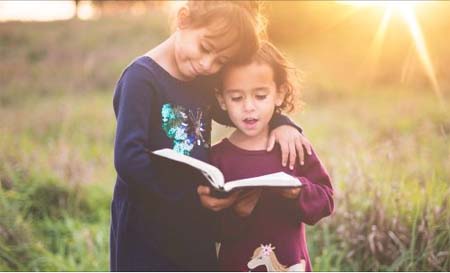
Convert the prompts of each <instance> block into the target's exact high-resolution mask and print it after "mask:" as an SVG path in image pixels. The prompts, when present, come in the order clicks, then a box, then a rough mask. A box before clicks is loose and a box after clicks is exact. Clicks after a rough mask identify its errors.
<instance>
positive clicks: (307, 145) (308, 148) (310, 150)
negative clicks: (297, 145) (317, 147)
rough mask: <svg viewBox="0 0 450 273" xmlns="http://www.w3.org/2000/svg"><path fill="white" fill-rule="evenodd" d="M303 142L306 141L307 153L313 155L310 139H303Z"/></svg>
mask: <svg viewBox="0 0 450 273" xmlns="http://www.w3.org/2000/svg"><path fill="white" fill-rule="evenodd" d="M303 140H304V141H305V143H304V144H303V145H304V146H305V148H306V151H307V152H308V154H309V155H312V145H311V143H310V142H309V140H308V139H306V137H304V138H303Z"/></svg>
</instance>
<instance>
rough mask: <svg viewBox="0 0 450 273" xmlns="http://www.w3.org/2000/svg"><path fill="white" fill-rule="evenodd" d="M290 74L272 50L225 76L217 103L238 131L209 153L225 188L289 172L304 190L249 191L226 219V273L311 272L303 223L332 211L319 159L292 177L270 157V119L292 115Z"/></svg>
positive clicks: (263, 48) (330, 193)
mask: <svg viewBox="0 0 450 273" xmlns="http://www.w3.org/2000/svg"><path fill="white" fill-rule="evenodd" d="M290 74H292V73H291V72H290V68H289V67H288V66H287V62H286V60H285V59H284V57H283V56H282V55H281V54H280V52H279V51H278V50H277V49H276V48H275V47H274V46H272V45H271V44H269V43H268V42H265V43H263V45H262V46H261V49H260V50H259V51H258V52H257V53H256V54H255V55H254V57H253V58H252V59H251V60H250V61H249V62H247V63H245V64H240V65H233V64H232V65H229V66H227V67H226V68H225V69H224V71H223V74H222V88H221V90H220V91H219V93H218V100H219V103H220V106H221V108H222V109H223V110H226V111H227V112H228V115H229V117H230V119H231V121H232V122H233V124H234V125H235V126H236V130H235V131H234V132H233V133H232V134H231V136H230V137H229V138H228V139H227V138H225V139H223V140H222V142H220V143H219V144H217V145H215V146H214V147H213V148H212V152H211V162H212V163H213V164H214V165H216V166H218V167H219V168H220V169H221V171H222V172H223V173H224V176H225V180H226V181H229V180H234V179H241V178H248V177H253V176H259V175H264V174H269V173H273V172H278V171H284V172H286V173H288V174H290V175H293V176H296V177H298V179H299V180H300V181H301V182H302V184H303V185H302V187H300V188H289V189H284V190H280V189H253V190H246V191H245V192H242V193H241V196H240V197H238V199H237V201H236V203H235V204H234V205H233V207H230V208H229V209H226V210H224V211H222V212H221V213H222V214H223V215H222V223H221V235H222V236H221V248H220V253H219V264H220V267H221V270H224V271H248V270H252V269H255V268H256V267H258V266H265V267H266V268H265V269H267V270H268V271H287V270H289V271H304V270H305V269H306V270H308V271H310V270H311V264H310V260H309V256H308V250H307V246H306V239H305V228H304V223H306V224H309V225H313V224H315V223H316V222H317V221H319V220H320V219H321V218H323V217H326V216H328V215H330V214H331V212H332V211H333V190H332V186H331V182H330V177H329V176H328V174H327V172H326V170H325V168H324V166H323V165H322V163H321V162H320V160H319V159H318V157H317V155H316V154H315V153H313V154H312V156H309V157H308V158H307V159H306V160H305V164H304V165H300V164H297V165H295V168H294V170H290V169H288V168H282V167H281V166H280V165H279V159H280V155H281V154H280V149H274V150H272V151H271V152H267V151H266V149H265V148H266V145H267V141H268V139H269V121H270V120H271V118H272V116H273V114H274V113H275V112H279V111H281V110H284V109H289V108H292V107H293V104H292V95H293V92H294V87H295V85H294V84H293V81H292V80H291V79H292V78H290ZM258 269H264V268H258Z"/></svg>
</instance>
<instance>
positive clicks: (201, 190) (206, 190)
mask: <svg viewBox="0 0 450 273" xmlns="http://www.w3.org/2000/svg"><path fill="white" fill-rule="evenodd" d="M197 193H198V194H199V195H209V194H210V193H211V190H210V189H209V187H208V186H203V185H199V186H198V187H197Z"/></svg>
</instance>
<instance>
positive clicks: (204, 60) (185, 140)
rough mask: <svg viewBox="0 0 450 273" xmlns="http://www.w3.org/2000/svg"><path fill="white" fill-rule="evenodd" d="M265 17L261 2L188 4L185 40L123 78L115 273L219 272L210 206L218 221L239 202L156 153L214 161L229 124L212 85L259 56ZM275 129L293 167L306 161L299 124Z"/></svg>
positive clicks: (177, 39)
mask: <svg viewBox="0 0 450 273" xmlns="http://www.w3.org/2000/svg"><path fill="white" fill-rule="evenodd" d="M256 17H257V11H255V7H254V3H252V2H246V1H239V2H233V1H217V2H212V1H211V2H210V1H204V2H203V1H192V2H188V4H187V5H186V6H183V7H182V8H180V10H179V11H178V14H177V21H176V22H177V29H176V31H175V32H174V33H173V34H172V35H171V36H170V37H169V38H168V39H166V40H165V41H163V42H162V43H161V44H159V45H158V46H156V47H155V48H153V49H151V50H150V51H149V52H148V53H146V54H145V55H144V56H141V57H139V58H137V59H136V60H134V61H133V62H132V63H131V64H130V65H129V66H128V67H127V68H126V69H125V71H124V72H123V74H122V76H121V78H120V80H119V81H118V83H117V86H116V90H115V94H114V111H115V114H116V118H117V129H116V139H115V150H114V152H115V155H114V156H115V159H114V161H115V162H114V163H115V168H116V170H117V181H116V185H115V189H114V196H113V201H112V205H111V214H112V221H111V243H110V248H111V252H110V253H111V270H112V271H123V270H124V271H154V270H156V271H166V270H169V271H177V270H186V271H187V270H197V271H199V270H214V269H216V267H215V266H216V265H217V258H216V255H215V245H214V236H213V230H214V229H213V228H212V223H213V221H212V220H213V219H212V216H213V214H212V212H211V211H210V210H207V209H205V208H204V207H202V206H201V203H200V200H202V204H204V205H205V206H206V207H208V208H210V209H213V210H216V211H217V210H220V209H222V208H225V207H227V206H229V205H230V204H231V203H232V202H233V201H234V198H235V197H236V194H235V195H232V196H231V197H229V198H225V199H215V198H213V197H211V196H210V195H209V191H208V189H207V188H206V189H205V188H202V187H198V186H199V185H198V184H199V183H198V180H197V178H196V177H195V175H192V176H191V175H186V173H185V172H182V171H180V170H178V169H177V170H174V169H173V168H172V166H171V165H170V164H169V163H167V164H166V165H157V164H156V163H155V162H153V161H151V159H150V157H149V154H148V152H149V151H151V150H156V149H161V148H172V149H174V150H176V151H178V152H180V153H183V154H186V155H190V156H193V157H195V158H198V159H200V160H207V156H208V151H209V145H210V131H211V118H215V119H217V120H219V121H222V122H223V121H224V120H225V119H224V117H226V115H225V114H223V113H222V115H220V111H221V110H220V108H219V107H218V106H217V105H215V103H216V102H215V98H214V92H213V84H214V83H215V81H214V79H213V78H212V77H208V76H212V75H214V74H215V73H216V72H218V71H219V70H220V69H221V67H222V66H223V65H224V64H225V63H228V62H232V61H233V62H234V61H242V60H244V59H245V57H246V56H250V55H252V54H253V53H254V52H255V51H256V50H257V48H258V36H257V31H256V29H257V24H256V19H255V18H256ZM216 110H220V111H216ZM280 125H286V126H280ZM277 126H278V127H277ZM273 127H274V128H275V127H277V128H276V129H274V130H273V131H272V138H273V139H276V140H277V141H278V142H279V143H280V145H281V146H282V147H284V150H285V153H284V160H286V159H287V157H288V154H289V157H290V163H291V164H293V161H295V160H292V159H295V154H296V153H295V149H297V151H298V152H299V155H300V158H302V152H303V149H302V145H303V144H305V143H306V144H307V141H306V140H305V139H304V138H303V137H302V136H301V134H300V132H299V130H297V128H295V127H294V126H293V124H292V123H291V122H290V120H289V119H287V118H286V117H284V116H280V115H278V116H276V117H275V118H274V120H273ZM269 148H270V147H269ZM283 163H285V162H283ZM182 175H183V176H182ZM197 192H198V193H197Z"/></svg>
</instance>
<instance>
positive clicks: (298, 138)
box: [267, 125, 312, 170]
mask: <svg viewBox="0 0 450 273" xmlns="http://www.w3.org/2000/svg"><path fill="white" fill-rule="evenodd" d="M275 142H278V143H279V144H280V148H281V164H282V165H283V167H285V166H286V163H287V159H288V157H289V168H290V169H291V170H293V169H294V165H295V159H296V157H297V153H298V155H299V158H300V165H303V164H304V163H305V155H304V152H303V147H305V150H306V151H307V153H308V155H311V154H312V151H311V143H310V142H309V141H308V139H307V138H306V137H305V136H303V135H302V134H300V132H299V131H298V130H297V129H296V128H294V127H292V126H290V125H282V126H279V127H277V128H275V129H273V130H272V131H271V132H270V137H269V142H268V143H267V151H271V150H272V149H273V147H274V145H275ZM296 150H297V152H296Z"/></svg>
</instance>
